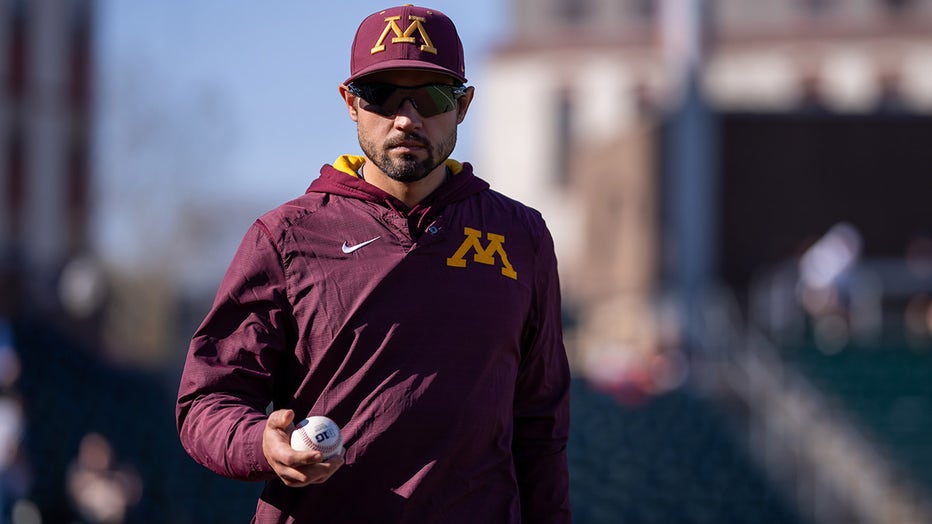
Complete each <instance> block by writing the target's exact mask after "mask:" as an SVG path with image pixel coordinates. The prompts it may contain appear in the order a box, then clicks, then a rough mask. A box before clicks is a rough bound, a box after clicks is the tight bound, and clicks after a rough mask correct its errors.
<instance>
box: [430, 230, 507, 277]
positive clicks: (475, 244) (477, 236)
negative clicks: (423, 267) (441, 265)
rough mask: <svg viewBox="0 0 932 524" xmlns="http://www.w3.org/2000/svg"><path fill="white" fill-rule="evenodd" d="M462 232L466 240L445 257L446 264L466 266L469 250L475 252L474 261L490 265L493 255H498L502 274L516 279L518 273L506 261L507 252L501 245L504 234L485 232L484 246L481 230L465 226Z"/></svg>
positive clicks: (493, 258)
mask: <svg viewBox="0 0 932 524" xmlns="http://www.w3.org/2000/svg"><path fill="white" fill-rule="evenodd" d="M463 233H465V234H466V240H463V243H462V244H460V247H459V249H457V250H456V253H453V256H452V257H450V258H448V259H447V265H448V266H450V267H466V254H467V253H469V252H470V251H474V252H475V253H474V254H473V257H472V259H473V260H474V261H476V262H479V263H480V264H488V265H490V266H494V265H495V255H498V258H499V259H500V260H501V263H502V274H503V275H505V276H506V277H508V278H513V279H515V280H518V273H517V272H516V271H515V268H513V267H511V262H509V261H508V254H506V253H505V248H504V247H502V244H504V243H505V237H504V236H502V235H496V234H495V233H486V235H485V237H486V238H487V239H488V240H489V244H488V245H487V246H486V247H482V242H481V239H482V231H479V230H478V229H473V228H471V227H467V228H464V229H463Z"/></svg>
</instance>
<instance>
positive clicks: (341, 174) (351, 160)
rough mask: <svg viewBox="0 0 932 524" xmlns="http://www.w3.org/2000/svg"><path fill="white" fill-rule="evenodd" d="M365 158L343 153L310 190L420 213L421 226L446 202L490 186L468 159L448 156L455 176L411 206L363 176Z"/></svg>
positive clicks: (309, 191) (449, 166)
mask: <svg viewBox="0 0 932 524" xmlns="http://www.w3.org/2000/svg"><path fill="white" fill-rule="evenodd" d="M365 161H366V159H365V157H363V156H357V155H342V156H340V157H339V158H337V159H336V160H335V161H334V162H333V164H325V165H324V166H323V167H321V168H320V176H319V177H318V178H316V179H315V180H314V181H313V182H311V185H310V187H308V188H307V192H308V193H326V194H331V195H339V196H343V197H347V198H355V199H359V200H364V201H367V202H373V203H377V204H380V205H384V206H387V207H390V208H392V209H395V210H396V211H398V212H401V213H403V214H405V215H406V216H408V217H409V218H414V217H416V218H417V220H416V222H417V224H418V225H419V226H418V227H420V225H421V224H426V223H429V222H430V220H432V219H433V218H434V216H436V214H437V213H438V212H439V211H440V210H442V209H443V208H444V207H445V206H446V205H448V204H450V203H452V202H457V201H460V200H463V199H466V198H468V197H470V196H472V195H475V194H477V193H481V192H482V191H485V190H486V189H488V188H489V184H488V182H486V181H484V180H482V179H480V178H478V177H476V176H475V175H473V172H472V165H470V164H469V163H468V162H464V163H460V162H457V161H456V160H452V159H448V160H447V161H446V166H447V169H449V170H450V173H451V174H452V175H453V176H451V177H450V178H449V180H447V181H446V182H444V183H443V184H441V185H440V187H438V188H437V189H436V190H434V192H433V193H431V194H430V195H428V196H427V197H426V198H425V199H424V200H422V201H421V202H420V203H418V204H417V205H416V206H414V207H413V208H410V209H409V208H408V206H406V205H405V204H404V202H402V201H401V200H399V199H397V198H395V197H394V196H392V195H390V194H388V193H386V192H385V191H382V190H381V189H379V188H377V187H375V186H373V185H372V184H370V183H368V182H366V181H365V180H362V179H361V178H359V175H358V174H357V171H358V170H359V168H361V167H362V165H363V163H365Z"/></svg>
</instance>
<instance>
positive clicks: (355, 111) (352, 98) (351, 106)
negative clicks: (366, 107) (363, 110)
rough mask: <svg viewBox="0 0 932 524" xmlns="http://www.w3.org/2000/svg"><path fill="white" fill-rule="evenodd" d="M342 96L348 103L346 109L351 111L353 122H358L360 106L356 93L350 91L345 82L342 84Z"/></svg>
mask: <svg viewBox="0 0 932 524" xmlns="http://www.w3.org/2000/svg"><path fill="white" fill-rule="evenodd" d="M340 97H341V98H343V102H344V103H346V110H347V111H348V112H349V116H350V119H352V120H353V122H358V121H359V107H358V105H357V104H356V101H357V97H356V95H354V94H353V93H350V92H349V89H348V88H347V87H346V85H345V84H340Z"/></svg>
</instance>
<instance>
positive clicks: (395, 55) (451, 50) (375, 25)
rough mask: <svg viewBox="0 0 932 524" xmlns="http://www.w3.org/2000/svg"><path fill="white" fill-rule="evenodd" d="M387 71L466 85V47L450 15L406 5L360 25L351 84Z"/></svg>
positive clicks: (378, 14)
mask: <svg viewBox="0 0 932 524" xmlns="http://www.w3.org/2000/svg"><path fill="white" fill-rule="evenodd" d="M386 69H421V70H427V71H437V72H439V73H444V74H447V75H450V76H452V77H453V78H455V79H457V80H459V81H460V82H463V83H466V76H465V75H466V64H465V62H464V61H463V43H462V42H461V41H460V37H459V35H458V34H457V33H456V26H454V25H453V21H452V20H450V18H449V17H447V15H445V14H443V13H441V12H440V11H437V10H436V9H429V8H426V7H418V6H414V5H411V4H405V5H402V6H399V7H391V8H388V9H384V10H382V11H379V12H378V13H373V14H371V15H369V16H367V17H366V19H365V20H363V21H362V23H361V24H359V29H357V30H356V38H354V39H353V50H352V54H351V56H350V77H349V78H347V79H346V81H345V82H344V83H345V84H348V83H350V82H352V81H353V80H357V79H359V78H360V77H362V76H365V75H368V74H371V73H375V72H376V71H384V70H386Z"/></svg>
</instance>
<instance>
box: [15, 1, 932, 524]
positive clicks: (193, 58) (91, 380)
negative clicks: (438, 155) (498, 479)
mask: <svg viewBox="0 0 932 524" xmlns="http://www.w3.org/2000/svg"><path fill="white" fill-rule="evenodd" d="M330 4H333V5H321V4H319V3H317V2H299V1H296V0H286V1H280V2H274V3H272V4H269V3H261V4H260V3H256V2H247V1H244V0H230V1H225V2H222V3H221V2H209V1H206V0H194V1H181V0H163V1H160V2H131V1H129V0H0V73H2V74H0V522H2V523H6V522H13V523H17V524H21V523H42V522H45V523H59V522H65V523H71V522H87V523H120V522H140V523H167V522H171V523H187V522H205V521H206V522H216V521H229V522H245V521H248V519H249V517H250V516H251V514H252V510H253V508H254V505H255V500H256V497H257V496H258V491H259V490H260V489H261V486H259V485H254V484H247V483H241V482H235V481H230V480H225V479H221V478H219V477H217V476H215V475H213V474H212V473H210V472H208V471H207V470H205V469H203V468H201V467H200V466H197V465H196V464H195V463H194V462H193V461H192V460H191V459H190V458H188V457H187V455H185V453H184V451H183V450H182V449H181V446H180V444H179V442H178V438H177V434H176V432H175V428H174V396H175V393H176V391H177V386H178V380H179V377H180V371H181V365H182V362H183V358H184V355H185V352H186V350H187V344H188V341H189V340H190V337H191V335H192V334H193V332H194V329H195V328H196V327H197V325H198V323H199V322H200V321H201V319H202V318H203V315H204V314H205V313H206V311H207V308H208V307H209V304H210V302H211V301H212V299H213V293H214V292H215V290H216V288H217V285H218V284H219V282H220V279H221V277H222V275H223V272H224V270H225V268H226V266H227V264H228V263H229V261H230V259H231V257H232V255H233V252H234V250H235V248H236V246H237V244H238V242H239V240H240V238H241V235H242V234H243V233H244V232H245V230H246V228H247V227H248V226H249V224H250V223H251V222H252V221H253V220H254V219H255V218H256V217H257V216H259V215H260V214H261V213H262V212H264V211H266V210H268V209H271V208H272V207H274V206H275V205H277V204H279V203H281V202H284V201H286V200H288V199H291V198H293V197H294V196H297V195H299V194H301V193H303V191H304V190H305V188H306V187H307V185H308V184H309V183H310V181H311V180H312V179H313V178H314V177H315V176H316V174H317V172H318V169H319V167H320V165H321V164H323V163H325V162H330V161H332V160H333V159H335V158H336V157H337V156H338V155H340V154H343V153H350V152H356V151H358V145H357V143H356V137H355V129H354V127H353V124H352V122H351V121H350V120H349V119H348V118H347V116H346V114H345V109H344V108H343V107H342V102H341V101H340V99H339V98H338V94H337V85H338V84H339V83H340V82H341V81H342V80H343V79H344V78H345V77H346V76H347V74H348V61H349V45H350V42H351V40H352V37H353V33H354V32H355V29H356V26H357V25H358V23H359V22H360V21H361V20H362V18H363V17H365V16H366V15H368V14H369V13H371V12H373V11H376V10H378V9H379V8H382V7H387V6H388V4H385V5H377V4H373V3H372V2H363V1H362V0H352V1H345V2H332V3H330ZM431 6H432V7H435V8H437V9H439V10H441V11H443V12H445V13H446V14H448V15H450V16H451V18H453V19H454V21H455V22H456V23H457V26H458V28H459V30H460V33H461V36H462V38H463V40H464V43H465V46H466V56H467V76H468V77H469V78H470V83H471V84H473V85H475V86H477V97H476V101H475V103H474V105H473V106H472V109H471V112H470V115H469V118H467V121H466V123H464V125H463V126H462V127H461V130H460V141H459V144H458V146H457V149H456V151H455V152H454V155H453V156H454V157H455V158H457V159H459V160H464V161H470V162H472V163H473V164H474V165H475V166H476V172H477V174H478V175H479V176H480V177H482V178H485V179H486V180H488V181H489V182H490V183H491V184H492V187H493V188H495V189H497V190H499V191H501V192H504V193H506V194H508V195H509V196H512V197H515V198H517V199H519V200H522V201H524V202H525V203H527V204H529V205H531V206H533V207H535V208H537V209H539V210H540V211H541V212H542V213H543V215H544V217H545V218H546V219H547V222H548V224H549V226H550V228H551V230H552V232H553V235H554V239H555V242H556V247H557V252H558V253H557V254H558V258H559V260H560V271H561V280H562V284H563V293H564V303H565V304H564V306H565V311H564V324H565V326H564V329H565V333H566V344H567V350H568V352H569V354H570V359H571V363H572V366H573V372H574V383H573V400H572V402H573V406H572V407H573V427H572V432H571V440H570V448H569V458H570V468H571V489H572V493H571V496H572V501H573V510H574V513H575V521H576V522H578V523H616V522H633V523H668V522H669V523H706V522H708V523H712V522H715V523H719V522H736V523H745V522H747V523H770V522H772V523H812V524H820V523H858V522H863V523H884V524H887V523H923V522H932V498H930V493H932V336H930V331H932V298H930V297H932V213H930V212H928V211H927V207H928V205H927V201H928V195H929V194H932V176H930V175H932V173H930V166H932V147H929V144H930V143H932V1H929V0H657V1H652V0H474V1H471V2H468V3H463V2H453V1H451V0H437V1H436V2H434V3H433V4H431Z"/></svg>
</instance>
